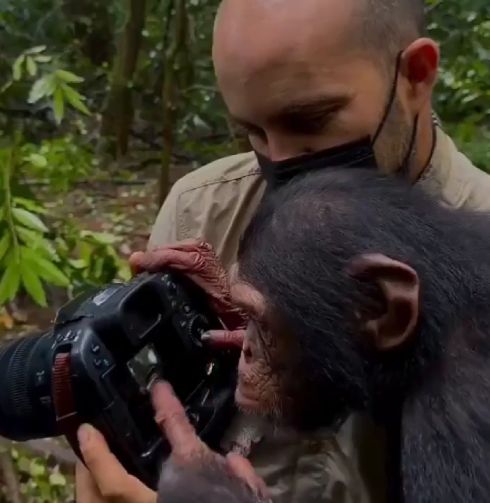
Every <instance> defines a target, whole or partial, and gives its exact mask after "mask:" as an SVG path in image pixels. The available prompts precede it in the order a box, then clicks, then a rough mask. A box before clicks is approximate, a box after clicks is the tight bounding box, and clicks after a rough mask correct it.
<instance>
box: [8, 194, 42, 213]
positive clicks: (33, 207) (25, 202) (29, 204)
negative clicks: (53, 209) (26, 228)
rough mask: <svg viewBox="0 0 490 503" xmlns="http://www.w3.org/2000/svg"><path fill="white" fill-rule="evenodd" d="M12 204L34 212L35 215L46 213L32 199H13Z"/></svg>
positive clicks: (17, 197)
mask: <svg viewBox="0 0 490 503" xmlns="http://www.w3.org/2000/svg"><path fill="white" fill-rule="evenodd" d="M14 203H15V204H16V205H18V206H22V207H24V208H25V209H26V210H29V211H34V212H36V213H41V214H43V215H45V214H46V213H47V211H46V209H45V208H43V207H42V206H41V205H40V204H39V203H38V202H37V201H35V200H34V199H27V198H25V197H19V196H16V197H14Z"/></svg>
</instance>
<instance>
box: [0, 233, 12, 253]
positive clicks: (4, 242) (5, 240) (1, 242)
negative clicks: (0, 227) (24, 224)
mask: <svg viewBox="0 0 490 503" xmlns="http://www.w3.org/2000/svg"><path fill="white" fill-rule="evenodd" d="M11 243H12V242H11V238H10V233H8V232H5V233H4V235H3V236H2V239H0V260H2V259H3V257H5V254H6V253H7V251H8V249H9V247H10V245H11Z"/></svg>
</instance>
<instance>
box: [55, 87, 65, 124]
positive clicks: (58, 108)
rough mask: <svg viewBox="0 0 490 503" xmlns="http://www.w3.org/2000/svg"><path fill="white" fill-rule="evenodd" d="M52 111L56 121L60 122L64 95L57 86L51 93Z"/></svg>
mask: <svg viewBox="0 0 490 503" xmlns="http://www.w3.org/2000/svg"><path fill="white" fill-rule="evenodd" d="M53 112H54V118H55V120H56V122H57V123H58V124H60V123H61V121H62V120H63V117H64V116H65V95H64V94H63V90H62V89H61V87H57V88H56V89H55V91H54V94H53Z"/></svg>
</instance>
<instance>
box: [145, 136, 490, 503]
mask: <svg viewBox="0 0 490 503" xmlns="http://www.w3.org/2000/svg"><path fill="white" fill-rule="evenodd" d="M418 183H419V184H420V185H422V186H423V187H426V188H427V190H429V191H431V192H433V193H434V194H436V195H437V196H438V197H439V198H441V199H442V201H443V202H444V203H445V204H448V205H450V206H453V207H468V208H472V209H477V210H490V177H489V176H487V175H486V174H485V173H483V172H482V171H480V170H478V169H477V168H476V167H474V166H473V165H472V164H471V162H470V161H469V160H468V159H467V158H466V157H465V156H464V155H463V154H461V153H460V152H458V150H457V148H456V146H455V145H454V143H453V142H452V140H451V139H450V138H449V137H448V136H447V135H446V134H445V133H444V132H443V131H442V130H441V129H440V128H437V143H436V148H435V151H434V155H433V158H432V162H431V165H430V167H429V168H428V169H427V170H426V172H425V173H424V174H423V176H422V177H421V179H420V180H419V182H418ZM263 191H264V182H263V180H262V179H261V177H260V172H259V167H258V165H257V161H256V158H255V155H254V153H246V154H240V155H235V156H231V157H227V158H224V159H220V160H218V161H216V162H213V163H211V164H209V165H207V166H205V167H203V168H201V169H198V170H196V171H193V172H191V173H190V174H188V175H186V176H185V177H183V178H182V179H180V180H179V181H178V182H177V183H176V184H175V185H174V186H173V188H172V190H171V191H170V194H169V196H168V198H167V199H166V201H165V203H164V204H163V206H162V209H161V211H160V213H159V215H158V217H157V220H156V223H155V226H154V229H153V233H152V235H151V237H150V242H149V247H150V248H153V247H156V246H162V245H166V244H171V243H174V242H176V241H181V240H184V239H189V238H203V239H204V240H206V241H207V242H209V243H211V244H212V245H213V246H214V248H215V250H216V252H217V253H218V255H219V257H220V258H221V261H222V263H223V264H224V265H225V266H226V267H229V266H230V265H231V264H232V263H233V262H234V260H235V258H236V254H237V249H238V243H239V238H240V236H241V234H242V232H243V231H244V230H245V228H246V226H247V224H248V223H249V221H250V219H251V217H252V215H253V213H254V211H255V209H256V208H257V205H258V204H259V201H260V199H261V197H262V195H263ZM268 428H269V427H268V426H267V425H265V424H262V423H261V422H259V421H258V420H257V419H251V418H247V417H245V416H243V415H241V414H239V415H238V416H237V418H236V421H235V424H234V425H232V427H231V428H230V431H229V432H228V434H227V437H226V439H225V440H226V446H228V447H229V446H230V445H232V443H233V442H235V443H239V444H242V445H251V452H250V459H251V461H252V463H253V464H254V466H255V468H256V470H257V472H258V473H259V474H260V475H261V476H262V477H263V478H264V479H265V481H266V483H267V485H268V486H269V488H270V489H271V492H272V495H273V498H274V500H275V502H276V503H306V502H308V503H314V502H319V501H322V502H334V503H347V502H348V503H354V502H355V503H364V502H372V503H381V502H383V500H384V487H385V483H384V480H383V474H384V464H383V444H382V442H383V438H382V436H381V432H379V431H376V430H375V429H374V426H373V425H372V424H371V423H370V422H369V421H368V420H367V419H366V418H362V417H360V416H352V417H351V418H350V419H349V420H348V421H347V422H346V423H345V425H344V426H343V427H342V429H341V431H340V432H338V433H337V434H334V433H332V432H331V431H326V430H319V431H317V432H314V433H310V434H308V435H300V434H298V433H296V432H292V431H285V430H284V431H274V432H272V431H269V430H268Z"/></svg>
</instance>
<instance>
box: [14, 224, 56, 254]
mask: <svg viewBox="0 0 490 503" xmlns="http://www.w3.org/2000/svg"><path fill="white" fill-rule="evenodd" d="M16 230H17V234H18V235H19V238H20V240H21V241H22V242H23V243H24V244H25V245H26V246H28V247H29V248H30V250H32V251H33V252H36V253H42V254H44V255H45V256H46V257H47V258H49V259H51V260H58V254H57V253H56V250H55V248H54V246H53V245H52V244H51V242H50V241H48V240H47V239H45V238H44V237H43V236H42V235H41V234H39V232H36V231H33V230H31V229H27V228H26V227H17V229H16Z"/></svg>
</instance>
